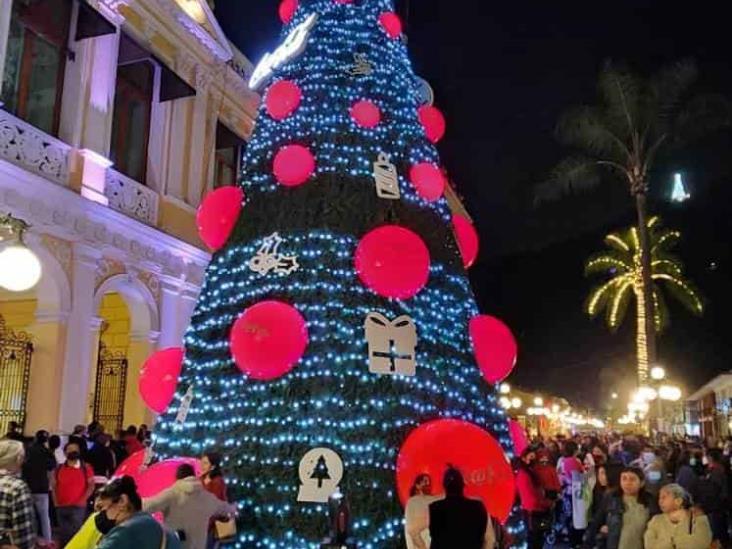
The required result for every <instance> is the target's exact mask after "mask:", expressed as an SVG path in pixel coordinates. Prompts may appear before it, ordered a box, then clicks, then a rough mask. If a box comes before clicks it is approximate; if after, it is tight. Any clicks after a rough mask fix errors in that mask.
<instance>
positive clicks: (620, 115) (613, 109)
mask: <svg viewBox="0 0 732 549" xmlns="http://www.w3.org/2000/svg"><path fill="white" fill-rule="evenodd" d="M598 85H599V91H600V95H601V97H602V99H603V106H604V109H603V110H604V112H605V118H606V120H607V123H608V124H609V125H610V127H611V128H613V129H614V131H615V133H616V135H618V136H620V137H621V138H622V139H623V140H624V141H625V140H627V139H629V138H630V137H631V136H632V135H633V134H634V133H636V132H637V131H638V129H639V121H640V109H641V104H642V86H641V82H640V81H639V79H638V77H637V76H636V75H634V74H633V73H631V72H630V71H627V70H625V69H622V68H616V67H612V66H610V65H608V66H606V67H605V69H603V71H602V72H601V73H600V78H599V81H598Z"/></svg>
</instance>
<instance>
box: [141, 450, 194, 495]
mask: <svg viewBox="0 0 732 549" xmlns="http://www.w3.org/2000/svg"><path fill="white" fill-rule="evenodd" d="M184 463H187V464H189V465H192V466H193V470H194V471H195V473H196V476H197V477H198V476H200V475H201V464H200V463H199V462H198V460H197V459H195V458H188V457H186V458H172V459H166V460H163V461H160V462H158V463H156V464H155V465H151V466H150V467H148V468H147V469H145V470H144V471H142V472H141V473H139V474H138V475H137V477H135V482H136V483H137V491H138V492H139V494H140V496H141V497H143V498H151V497H154V496H157V495H158V494H159V493H160V492H162V491H163V490H166V489H167V488H170V487H171V486H173V484H175V482H176V480H177V479H176V478H175V473H176V470H177V469H178V467H180V466H181V465H183V464H184Z"/></svg>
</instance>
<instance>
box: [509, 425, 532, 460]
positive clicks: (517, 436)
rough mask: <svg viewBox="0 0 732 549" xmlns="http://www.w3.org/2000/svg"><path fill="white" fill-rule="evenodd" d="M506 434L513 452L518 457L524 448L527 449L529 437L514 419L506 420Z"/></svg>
mask: <svg viewBox="0 0 732 549" xmlns="http://www.w3.org/2000/svg"><path fill="white" fill-rule="evenodd" d="M508 432H509V434H510V435H511V442H513V452H514V453H515V454H516V455H517V456H520V455H521V454H522V453H523V451H524V450H526V448H528V447H529V437H527V436H526V431H525V430H524V428H523V427H522V426H521V424H520V423H519V422H518V421H516V420H515V419H509V420H508Z"/></svg>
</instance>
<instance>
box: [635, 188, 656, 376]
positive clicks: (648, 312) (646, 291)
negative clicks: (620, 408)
mask: <svg viewBox="0 0 732 549" xmlns="http://www.w3.org/2000/svg"><path fill="white" fill-rule="evenodd" d="M635 208H636V212H637V214H638V235H639V239H640V250H641V274H642V278H643V285H642V288H641V292H640V293H639V295H638V299H637V303H638V311H637V313H638V333H637V342H636V343H637V349H638V383H639V385H644V384H645V383H646V382H647V380H648V369H649V365H652V364H655V362H656V326H655V323H654V321H653V319H654V307H653V281H652V279H651V248H650V238H649V236H648V221H647V219H646V194H645V192H638V193H636V195H635Z"/></svg>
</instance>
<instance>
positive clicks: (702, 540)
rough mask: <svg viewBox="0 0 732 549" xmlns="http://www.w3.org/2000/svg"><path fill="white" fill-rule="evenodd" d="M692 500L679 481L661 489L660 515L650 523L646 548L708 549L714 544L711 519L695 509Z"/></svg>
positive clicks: (646, 535)
mask: <svg viewBox="0 0 732 549" xmlns="http://www.w3.org/2000/svg"><path fill="white" fill-rule="evenodd" d="M691 503H692V500H691V496H690V495H689V493H688V492H687V491H686V490H684V489H683V488H682V487H681V486H679V485H678V484H667V485H666V486H664V487H663V488H661V490H660V492H659V495H658V504H659V506H660V507H661V514H660V515H656V516H655V517H653V519H651V522H649V523H648V529H647V530H646V533H645V536H644V541H645V549H673V548H678V549H708V548H709V546H710V545H711V543H712V530H711V529H710V527H709V521H708V520H707V517H705V516H704V515H700V514H698V513H695V512H694V511H692V508H691V507H692V505H691Z"/></svg>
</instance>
